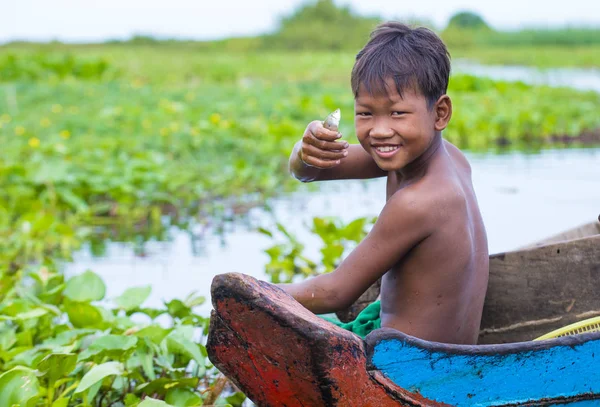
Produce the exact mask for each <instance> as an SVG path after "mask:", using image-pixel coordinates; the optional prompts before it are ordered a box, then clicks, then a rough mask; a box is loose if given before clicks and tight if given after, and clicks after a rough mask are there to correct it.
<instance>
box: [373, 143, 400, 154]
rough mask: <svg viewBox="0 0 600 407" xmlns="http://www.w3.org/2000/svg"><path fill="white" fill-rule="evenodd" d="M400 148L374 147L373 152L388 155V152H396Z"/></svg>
mask: <svg viewBox="0 0 600 407" xmlns="http://www.w3.org/2000/svg"><path fill="white" fill-rule="evenodd" d="M399 148H400V146H399V145H398V146H380V147H375V150H377V151H379V152H381V153H389V152H390V151H396V150H397V149H399Z"/></svg>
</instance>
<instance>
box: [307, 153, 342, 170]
mask: <svg viewBox="0 0 600 407" xmlns="http://www.w3.org/2000/svg"><path fill="white" fill-rule="evenodd" d="M302 161H304V162H305V163H306V164H308V165H312V166H313V167H317V168H321V169H325V168H333V167H335V166H337V165H339V164H340V160H320V159H318V158H315V157H311V156H308V157H304V158H303V160H302Z"/></svg>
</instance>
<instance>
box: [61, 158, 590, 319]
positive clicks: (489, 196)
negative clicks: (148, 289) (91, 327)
mask: <svg viewBox="0 0 600 407" xmlns="http://www.w3.org/2000/svg"><path fill="white" fill-rule="evenodd" d="M468 158H469V161H470V162H471V165H472V167H473V182H474V184H475V188H476V192H477V196H478V199H479V203H480V206H481V210H482V213H483V217H484V220H485V224H486V228H487V231H488V242H489V247H490V251H491V252H499V251H506V250H511V249H514V248H517V247H519V246H522V245H525V244H527V243H530V242H533V241H536V240H539V239H542V238H544V237H546V236H549V235H552V234H555V233H558V232H560V231H562V230H564V229H568V228H570V227H574V226H577V225H579V224H582V223H586V222H589V221H592V220H594V219H596V217H597V216H598V214H599V213H600V188H599V186H600V184H599V182H600V148H593V149H570V150H547V151H543V152H540V153H537V154H529V155H528V154H523V153H518V152H512V153H507V154H503V155H494V154H469V155H468ZM384 203H385V180H384V179H376V180H369V181H338V182H330V183H327V182H326V183H322V184H321V185H320V188H319V190H318V191H316V192H307V190H306V188H303V189H302V190H301V191H298V192H296V193H294V194H291V195H289V196H286V197H281V198H278V199H273V200H271V201H270V202H269V204H270V206H271V208H272V211H266V210H264V209H261V208H255V209H252V210H251V211H250V212H249V213H248V215H247V216H246V217H245V218H244V219H243V220H242V221H240V222H234V223H230V224H228V225H227V229H226V230H225V234H224V235H218V234H216V233H213V232H214V231H213V230H211V229H206V228H199V229H197V230H195V231H178V230H172V233H171V235H172V241H171V242H162V243H161V242H151V243H149V244H148V246H147V247H146V251H145V253H146V255H145V257H138V256H136V255H135V254H134V247H133V245H132V244H120V243H110V244H109V245H108V248H107V252H106V254H105V256H103V257H101V258H94V257H93V256H92V255H91V254H90V252H89V250H83V251H81V252H79V253H77V254H76V255H75V261H74V263H73V264H71V265H69V266H68V267H67V273H68V274H72V273H79V272H82V271H84V270H86V269H92V270H93V271H95V272H96V273H98V274H100V275H101V276H102V277H103V278H104V279H105V281H106V282H107V295H108V296H109V297H114V296H117V295H119V294H120V293H121V292H122V291H123V290H124V289H125V288H126V287H130V286H135V285H144V284H151V285H152V287H153V292H152V295H151V297H150V299H149V301H148V303H147V305H159V304H160V303H161V301H162V300H163V299H164V300H169V299H172V298H181V297H184V296H186V295H187V294H189V293H190V292H191V291H193V290H197V291H198V292H200V293H201V294H204V295H206V296H207V298H208V294H209V289H210V282H211V280H212V277H213V276H214V275H216V274H219V273H224V272H230V271H236V272H243V273H247V274H251V275H254V276H257V277H259V278H264V274H263V270H264V265H265V264H266V263H267V262H268V257H267V255H266V254H264V253H263V251H264V249H266V248H267V247H269V246H270V245H272V244H273V242H272V241H271V240H270V239H269V238H268V237H266V236H264V235H261V234H259V233H257V232H255V231H254V230H253V229H254V228H256V227H258V226H263V227H266V228H273V225H274V222H275V221H276V220H277V221H279V222H282V223H284V224H285V225H286V227H287V228H288V230H291V231H293V232H294V233H295V234H296V236H297V237H298V238H299V239H300V241H302V242H304V243H306V245H307V253H306V254H307V255H308V256H309V257H311V258H314V259H317V258H319V256H318V249H319V247H320V246H319V240H318V238H317V237H315V236H312V235H311V234H310V233H309V232H308V227H305V226H304V225H306V224H308V223H309V221H310V220H311V219H312V218H313V217H314V216H339V217H340V218H342V219H344V220H345V221H349V220H352V219H355V218H357V217H361V216H376V215H377V214H378V213H379V212H380V210H381V208H382V207H383V205H384ZM199 235H202V238H201V239H198V238H194V236H199ZM209 310H210V305H209V304H205V305H204V306H203V307H202V309H201V311H202V312H206V313H208V311H209Z"/></svg>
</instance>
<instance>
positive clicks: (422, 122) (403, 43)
mask: <svg viewBox="0 0 600 407" xmlns="http://www.w3.org/2000/svg"><path fill="white" fill-rule="evenodd" d="M449 76H450V56H449V53H448V50H447V49H446V46H445V45H444V43H443V42H442V40H441V39H440V38H439V37H438V36H437V35H436V34H435V33H433V32H432V31H431V30H429V29H427V28H423V27H419V28H410V27H408V26H407V25H404V24H402V23H398V22H387V23H383V24H381V25H379V26H378V27H377V28H376V29H375V30H374V31H373V32H372V34H371V39H370V40H369V42H368V43H367V45H365V47H364V48H363V49H362V50H361V51H360V52H359V53H358V55H357V56H356V62H355V64H354V68H353V69H352V79H351V84H352V91H353V93H354V97H355V110H356V120H355V123H356V131H357V136H358V139H359V140H360V142H361V144H362V145H363V147H364V148H365V150H367V152H370V153H371V154H372V155H373V157H374V159H375V161H376V162H377V164H378V165H379V166H380V167H381V168H382V169H384V170H390V171H391V170H399V169H401V168H403V167H404V166H406V165H407V164H409V163H410V162H412V161H413V160H415V159H416V158H418V157H419V156H421V155H422V154H423V153H424V152H425V151H426V149H427V148H428V147H429V146H430V145H431V143H432V141H433V139H434V136H435V135H436V134H437V133H439V132H440V131H441V130H443V129H444V128H445V127H446V125H447V123H448V121H449V119H450V116H451V113H452V105H451V102H450V99H449V98H448V96H447V95H446V91H447V89H448V79H449Z"/></svg>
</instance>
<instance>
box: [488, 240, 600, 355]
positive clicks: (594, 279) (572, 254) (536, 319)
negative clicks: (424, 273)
mask: <svg viewBox="0 0 600 407" xmlns="http://www.w3.org/2000/svg"><path fill="white" fill-rule="evenodd" d="M598 315H600V235H596V236H593V237H588V238H583V239H577V240H571V241H567V242H562V243H555V244H550V245H546V246H540V247H535V248H531V249H527V250H519V251H515V252H507V253H501V254H497V255H493V256H490V280H489V283H488V291H487V295H486V300H485V305H484V309H483V317H482V321H481V334H480V336H479V342H480V343H505V342H519V341H527V340H532V339H534V338H536V337H538V336H541V335H543V334H545V333H547V332H550V331H552V330H554V329H557V328H560V327H563V326H565V325H568V324H571V323H573V322H576V321H580V320H582V319H586V318H590V317H592V316H598Z"/></svg>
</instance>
